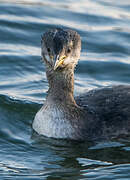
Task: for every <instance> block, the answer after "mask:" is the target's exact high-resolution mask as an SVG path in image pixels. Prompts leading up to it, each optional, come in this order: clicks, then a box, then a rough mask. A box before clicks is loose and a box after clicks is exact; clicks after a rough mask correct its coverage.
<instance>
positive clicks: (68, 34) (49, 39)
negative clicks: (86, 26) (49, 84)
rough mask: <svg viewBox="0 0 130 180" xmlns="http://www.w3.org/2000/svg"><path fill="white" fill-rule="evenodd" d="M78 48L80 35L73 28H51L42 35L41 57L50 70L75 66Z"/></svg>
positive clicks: (78, 56)
mask: <svg viewBox="0 0 130 180" xmlns="http://www.w3.org/2000/svg"><path fill="white" fill-rule="evenodd" d="M80 50H81V40H80V35H79V34H78V33H77V32H75V31H73V30H69V29H65V30H63V29H60V28H59V29H53V30H49V31H47V32H45V33H44V34H43V36H42V40H41V54H42V59H43V61H44V63H45V65H46V67H47V68H49V69H50V70H51V71H58V70H64V69H66V68H69V67H75V65H76V64H77V62H78V59H79V58H80Z"/></svg>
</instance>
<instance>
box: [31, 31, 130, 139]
mask: <svg viewBox="0 0 130 180" xmlns="http://www.w3.org/2000/svg"><path fill="white" fill-rule="evenodd" d="M41 46H42V47H41V49H42V59H43V61H44V64H45V67H46V76H47V79H48V82H49V90H48V94H47V98H46V101H45V103H44V105H43V107H42V108H41V109H40V110H39V111H38V113H37V114H36V116H35V119H34V121H33V129H34V130H35V131H36V132H37V133H38V134H41V135H44V136H47V137H53V138H65V139H74V140H97V139H101V138H103V139H104V138H105V139H108V138H114V137H118V136H120V135H128V134H130V86H127V85H120V86H113V87H108V88H101V89H98V90H92V91H90V92H87V93H86V94H83V95H81V96H79V97H77V98H75V99H74V96H73V93H74V69H75V66H76V64H77V62H78V59H79V58H80V50H81V40H80V35H79V34H78V33H77V32H75V31H73V30H70V29H65V30H64V29H60V28H58V29H52V30H49V31H48V32H46V33H44V35H43V37H42V42H41Z"/></svg>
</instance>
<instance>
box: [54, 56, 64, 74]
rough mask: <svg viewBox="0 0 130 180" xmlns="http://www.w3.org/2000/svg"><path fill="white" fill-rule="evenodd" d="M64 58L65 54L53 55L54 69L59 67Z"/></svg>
mask: <svg viewBox="0 0 130 180" xmlns="http://www.w3.org/2000/svg"><path fill="white" fill-rule="evenodd" d="M65 58H66V56H61V57H60V56H59V55H57V56H55V58H54V63H55V64H54V71H55V70H56V69H57V68H58V67H60V65H62V64H63V63H64V59H65Z"/></svg>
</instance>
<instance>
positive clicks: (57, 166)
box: [0, 0, 130, 180]
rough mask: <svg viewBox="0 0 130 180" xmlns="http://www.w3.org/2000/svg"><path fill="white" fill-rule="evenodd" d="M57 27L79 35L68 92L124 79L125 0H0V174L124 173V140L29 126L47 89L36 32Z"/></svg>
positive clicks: (127, 45)
mask: <svg viewBox="0 0 130 180" xmlns="http://www.w3.org/2000/svg"><path fill="white" fill-rule="evenodd" d="M57 26H58V27H63V28H64V27H67V28H72V29H74V30H76V31H78V32H79V34H80V35H81V38H82V53H81V60H80V61H79V65H78V66H77V68H76V72H75V95H78V94H81V93H83V92H84V91H86V90H90V89H93V88H97V87H102V86H109V85H114V84H130V1H129V0H124V1H122V0H119V1H115V0H65V1H63V2H62V1H60V0H54V1H48V0H46V1H43V0H37V1H35V0H17V1H16V0H10V1H9V0H3V1H1V0H0V179H4V180H5V179H6V180H9V179H24V180H26V179H29V180H31V179H48V180H50V179H55V180H59V179H60V180H68V179H71V180H73V179H75V180H77V179H91V180H93V179H96V180H97V179H98V180H104V179H105V180H107V179H118V180H119V179H122V180H127V179H130V140H124V139H120V140H115V141H111V142H97V143H96V144H93V143H90V142H86V143H77V142H70V141H63V140H52V139H48V138H44V137H39V136H37V135H36V134H34V133H33V132H32V128H31V124H32V121H33V118H34V116H35V113H36V112H37V111H38V109H39V108H40V107H41V104H42V103H43V100H44V99H45V95H46V91H47V89H48V83H47V80H46V76H45V68H44V65H43V64H42V63H41V61H40V38H41V35H42V33H43V32H45V31H46V30H47V29H50V28H54V27H57Z"/></svg>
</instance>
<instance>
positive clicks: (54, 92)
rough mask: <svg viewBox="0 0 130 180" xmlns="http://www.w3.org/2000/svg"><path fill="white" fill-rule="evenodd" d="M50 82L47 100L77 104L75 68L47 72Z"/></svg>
mask: <svg viewBox="0 0 130 180" xmlns="http://www.w3.org/2000/svg"><path fill="white" fill-rule="evenodd" d="M46 73H47V78H48V82H49V90H48V96H47V100H50V99H51V100H53V102H55V103H56V102H58V103H66V104H67V103H69V104H76V102H75V100H74V96H73V94H74V68H70V69H64V70H62V71H60V70H59V71H54V72H52V73H50V72H46Z"/></svg>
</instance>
